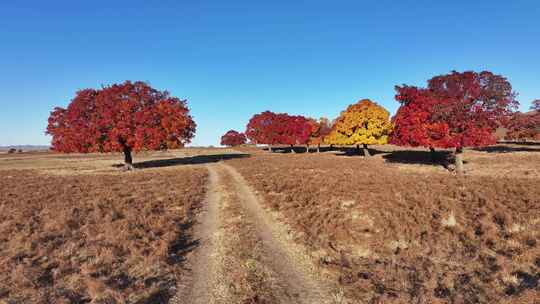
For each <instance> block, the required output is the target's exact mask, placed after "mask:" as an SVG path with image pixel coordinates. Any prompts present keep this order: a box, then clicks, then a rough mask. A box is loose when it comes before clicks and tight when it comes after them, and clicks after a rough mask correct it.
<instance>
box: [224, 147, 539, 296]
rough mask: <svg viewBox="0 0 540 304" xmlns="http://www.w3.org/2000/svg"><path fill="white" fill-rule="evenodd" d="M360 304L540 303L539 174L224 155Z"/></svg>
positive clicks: (325, 158)
mask: <svg viewBox="0 0 540 304" xmlns="http://www.w3.org/2000/svg"><path fill="white" fill-rule="evenodd" d="M228 163H229V164H231V165H233V166H234V167H236V168H237V169H238V170H239V171H240V172H241V173H242V175H244V177H245V178H246V179H247V180H248V181H249V182H250V184H252V186H253V187H254V188H255V189H257V190H258V191H259V192H260V194H262V195H263V196H264V197H265V204H266V205H267V207H269V208H272V209H274V210H278V211H279V212H280V213H281V214H282V215H283V216H284V218H285V221H286V222H287V224H288V225H289V226H290V227H292V228H293V231H295V232H296V239H297V241H299V242H301V243H303V244H305V245H306V246H308V247H309V248H311V250H312V252H313V257H314V258H316V259H318V261H319V262H320V265H321V267H322V269H323V270H325V271H326V272H330V273H331V274H333V275H334V276H335V277H336V278H337V279H338V280H339V282H340V284H341V285H342V286H343V288H344V289H345V291H346V296H347V297H349V298H353V299H363V300H364V301H366V303H538V302H540V284H539V280H540V187H538V185H539V184H540V179H531V178H530V177H527V178H522V179H520V178H504V177H486V176H464V177H456V176H452V175H450V174H439V173H428V174H426V173H424V174H421V173H416V172H413V171H403V170H398V169H397V168H395V167H394V166H392V165H388V164H384V163H382V162H376V161H375V162H373V161H365V160H362V159H358V158H347V157H339V156H334V155H317V156H315V155H294V156H290V155H270V154H261V153H254V155H253V157H251V158H248V159H243V160H241V161H240V160H229V161H228Z"/></svg>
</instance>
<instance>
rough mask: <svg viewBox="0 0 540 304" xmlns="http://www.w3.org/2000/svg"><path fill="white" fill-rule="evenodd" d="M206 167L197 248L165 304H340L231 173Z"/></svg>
mask: <svg viewBox="0 0 540 304" xmlns="http://www.w3.org/2000/svg"><path fill="white" fill-rule="evenodd" d="M206 167H207V168H208V171H209V184H208V191H207V199H206V201H205V206H204V210H203V212H201V214H200V219H199V223H198V224H197V226H196V228H195V232H194V233H195V238H196V239H198V240H199V242H200V245H199V247H198V248H197V249H196V250H195V251H194V252H193V254H192V255H191V256H189V257H188V258H187V268H188V269H190V271H189V272H188V273H189V274H188V275H186V277H183V278H180V280H179V281H180V285H179V286H178V291H177V296H176V297H175V298H174V299H173V300H172V301H171V303H186V304H187V303H205V304H206V303H310V304H317V303H344V301H343V299H341V293H340V292H339V290H337V289H336V288H334V287H333V286H331V284H329V283H328V282H326V280H324V279H322V278H321V277H320V276H319V275H317V272H316V270H315V269H314V267H313V264H312V263H311V261H309V260H308V259H306V258H305V255H304V254H303V253H302V249H301V248H300V247H298V245H296V244H294V242H293V241H292V240H290V237H288V234H287V231H286V230H285V228H284V226H283V225H282V224H280V223H279V222H278V221H276V220H275V218H274V217H273V216H272V215H271V214H270V213H268V212H267V211H266V210H264V209H263V208H262V207H261V204H260V203H259V199H258V197H257V196H256V194H255V193H254V192H253V191H252V190H251V188H250V187H249V185H248V184H247V183H246V181H245V180H244V178H243V177H242V176H241V175H240V174H239V173H238V172H237V171H236V170H235V169H234V168H232V167H230V166H228V165H226V164H223V163H216V164H210V165H206Z"/></svg>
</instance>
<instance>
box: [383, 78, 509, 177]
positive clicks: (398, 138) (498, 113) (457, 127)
mask: <svg viewBox="0 0 540 304" xmlns="http://www.w3.org/2000/svg"><path fill="white" fill-rule="evenodd" d="M396 91H397V95H396V100H397V101H399V102H400V103H401V107H400V108H399V109H398V112H397V113H396V116H395V117H394V124H395V131H394V133H393V138H392V142H393V143H397V144H401V145H410V146H425V147H429V148H430V149H434V148H436V147H440V148H454V149H455V165H456V171H457V172H458V173H461V172H462V171H463V155H462V153H463V148H464V147H479V146H486V145H490V144H493V143H495V141H496V140H495V137H494V135H493V134H494V131H495V129H496V128H497V127H498V126H501V125H504V124H505V123H506V122H507V120H508V118H509V117H510V115H511V113H512V112H513V110H514V109H515V108H517V106H518V102H517V100H516V99H515V97H516V94H515V93H514V92H513V91H512V86H511V85H510V82H508V80H507V79H506V78H504V77H502V76H500V75H495V74H493V73H491V72H481V73H476V72H463V73H459V72H455V71H454V72H452V73H450V74H447V75H441V76H436V77H433V78H432V79H430V80H429V81H428V87H427V89H421V88H416V87H410V86H402V87H399V86H398V87H396Z"/></svg>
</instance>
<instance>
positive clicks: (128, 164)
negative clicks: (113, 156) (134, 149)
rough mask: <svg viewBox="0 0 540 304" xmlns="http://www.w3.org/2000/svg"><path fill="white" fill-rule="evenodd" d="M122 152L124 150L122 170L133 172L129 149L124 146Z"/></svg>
mask: <svg viewBox="0 0 540 304" xmlns="http://www.w3.org/2000/svg"><path fill="white" fill-rule="evenodd" d="M123 150H124V169H126V170H133V158H132V157H131V148H130V147H128V146H125V145H124V147H123Z"/></svg>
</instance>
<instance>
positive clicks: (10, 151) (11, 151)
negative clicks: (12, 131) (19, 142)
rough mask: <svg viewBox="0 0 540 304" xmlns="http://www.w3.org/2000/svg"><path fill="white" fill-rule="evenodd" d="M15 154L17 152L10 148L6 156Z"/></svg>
mask: <svg viewBox="0 0 540 304" xmlns="http://www.w3.org/2000/svg"><path fill="white" fill-rule="evenodd" d="M15 152H17V149H15V148H10V149H9V150H8V154H13V153H15Z"/></svg>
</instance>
